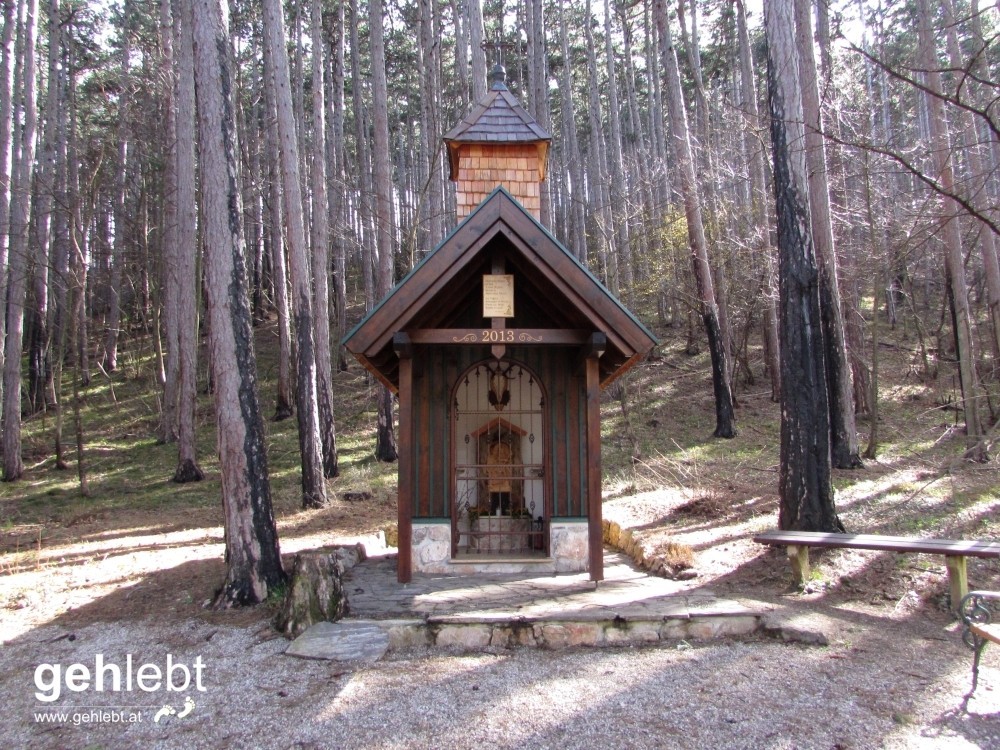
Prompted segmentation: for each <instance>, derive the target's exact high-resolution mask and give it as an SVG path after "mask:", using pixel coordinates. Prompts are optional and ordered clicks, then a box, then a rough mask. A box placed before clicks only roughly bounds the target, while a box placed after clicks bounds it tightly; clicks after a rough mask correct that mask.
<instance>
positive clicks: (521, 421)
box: [452, 360, 548, 556]
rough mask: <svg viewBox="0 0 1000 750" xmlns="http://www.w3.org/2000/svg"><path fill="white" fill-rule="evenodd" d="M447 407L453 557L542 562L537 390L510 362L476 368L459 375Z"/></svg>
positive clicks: (544, 539) (540, 400)
mask: <svg viewBox="0 0 1000 750" xmlns="http://www.w3.org/2000/svg"><path fill="white" fill-rule="evenodd" d="M452 406H453V415H454V417H453V426H454V430H455V440H454V445H455V446H456V448H455V463H454V478H455V495H454V496H455V498H456V501H455V505H454V508H453V511H452V540H453V549H454V550H455V553H456V555H457V556H471V555H492V556H524V555H539V556H544V555H546V554H547V553H548V549H547V548H548V533H547V528H548V523H547V521H548V517H547V510H546V508H547V504H546V502H545V481H544V477H545V460H544V456H545V451H544V419H543V408H544V406H545V396H544V393H543V391H542V388H541V385H540V384H539V383H538V381H537V379H536V378H535V376H534V375H533V374H532V373H531V372H530V371H529V370H527V369H526V368H525V367H524V366H522V365H520V364H518V363H516V362H511V361H509V360H500V361H491V362H486V363H481V364H478V365H476V366H474V367H473V368H472V369H470V370H469V371H468V372H466V373H465V375H464V376H462V378H461V380H460V381H459V384H458V387H457V388H456V391H455V400H454V403H453V405H452Z"/></svg>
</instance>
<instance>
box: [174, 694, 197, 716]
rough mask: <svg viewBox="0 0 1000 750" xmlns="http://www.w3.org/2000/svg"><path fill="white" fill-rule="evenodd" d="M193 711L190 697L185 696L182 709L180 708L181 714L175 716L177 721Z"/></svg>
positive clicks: (192, 702)
mask: <svg viewBox="0 0 1000 750" xmlns="http://www.w3.org/2000/svg"><path fill="white" fill-rule="evenodd" d="M193 710H194V701H193V700H191V696H190V695H189V696H187V697H186V698H185V699H184V708H182V709H181V712H180V713H179V714H177V718H178V719H183V718H184V717H185V716H187V715H188V714H189V713H191V712H192V711H193Z"/></svg>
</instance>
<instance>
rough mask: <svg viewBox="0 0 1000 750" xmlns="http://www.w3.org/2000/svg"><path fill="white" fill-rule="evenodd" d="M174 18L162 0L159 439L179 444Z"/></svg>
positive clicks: (168, 4) (168, 5) (166, 0)
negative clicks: (162, 338) (163, 141)
mask: <svg viewBox="0 0 1000 750" xmlns="http://www.w3.org/2000/svg"><path fill="white" fill-rule="evenodd" d="M175 15H176V16H177V17H178V18H179V16H180V12H179V10H178V12H177V13H176V14H175V13H174V12H173V11H172V10H171V0H160V67H161V75H162V76H163V81H164V83H163V91H162V96H163V109H164V116H165V118H166V120H165V122H164V129H165V131H166V144H165V146H164V157H165V159H164V166H163V246H162V249H161V255H162V258H163V262H162V264H161V269H162V275H161V279H162V280H161V282H160V284H161V288H162V290H163V291H162V299H163V313H162V315H161V316H160V317H161V320H162V321H163V332H164V335H165V338H166V354H165V356H164V369H163V375H164V378H163V407H162V409H161V412H160V429H159V439H160V440H161V441H163V442H164V443H172V442H174V441H176V440H177V393H178V388H179V386H180V343H179V335H180V309H179V307H178V300H177V294H178V291H177V288H178V284H179V279H178V276H177V254H178V241H179V235H178V213H177V146H178V144H177V108H176V107H177V95H176V86H177V75H176V71H175V70H174V36H175V31H174V25H175V20H176V19H175ZM192 116H193V114H192Z"/></svg>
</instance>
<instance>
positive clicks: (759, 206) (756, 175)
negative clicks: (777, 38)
mask: <svg viewBox="0 0 1000 750" xmlns="http://www.w3.org/2000/svg"><path fill="white" fill-rule="evenodd" d="M736 30H737V36H738V38H739V45H740V108H741V109H742V111H743V118H744V123H745V127H744V129H743V145H744V149H745V150H746V153H747V154H748V156H749V159H748V167H749V175H750V212H751V213H750V216H751V220H750V223H751V226H753V227H755V228H756V229H755V234H754V240H755V242H754V244H755V247H756V249H757V257H758V258H759V260H760V263H761V265H762V266H763V269H764V294H765V298H764V301H763V307H764V320H763V326H762V327H763V333H764V356H765V357H766V359H767V369H768V372H769V374H770V376H771V400H772V401H775V402H776V401H779V400H780V398H781V359H780V352H779V348H778V310H777V304H776V301H777V296H778V294H777V292H778V290H777V286H776V284H777V280H776V277H775V276H776V275H775V273H774V247H773V246H772V245H771V215H770V211H769V209H768V199H767V182H766V180H765V176H764V159H765V152H764V148H763V145H762V144H761V142H760V141H759V139H758V138H756V137H754V136H755V134H757V133H758V132H759V131H760V113H759V112H758V110H757V88H756V86H755V85H754V67H753V55H752V52H751V48H750V34H749V33H748V31H747V19H746V9H745V7H744V3H743V0H736Z"/></svg>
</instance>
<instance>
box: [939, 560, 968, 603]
mask: <svg viewBox="0 0 1000 750" xmlns="http://www.w3.org/2000/svg"><path fill="white" fill-rule="evenodd" d="M944 564H945V565H946V566H947V567H948V584H949V587H950V589H951V608H952V611H954V610H957V609H958V605H959V602H961V601H962V597H964V596H965V595H966V594H968V593H969V575H968V573H967V572H966V568H965V557H964V556H962V555H945V557H944Z"/></svg>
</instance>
